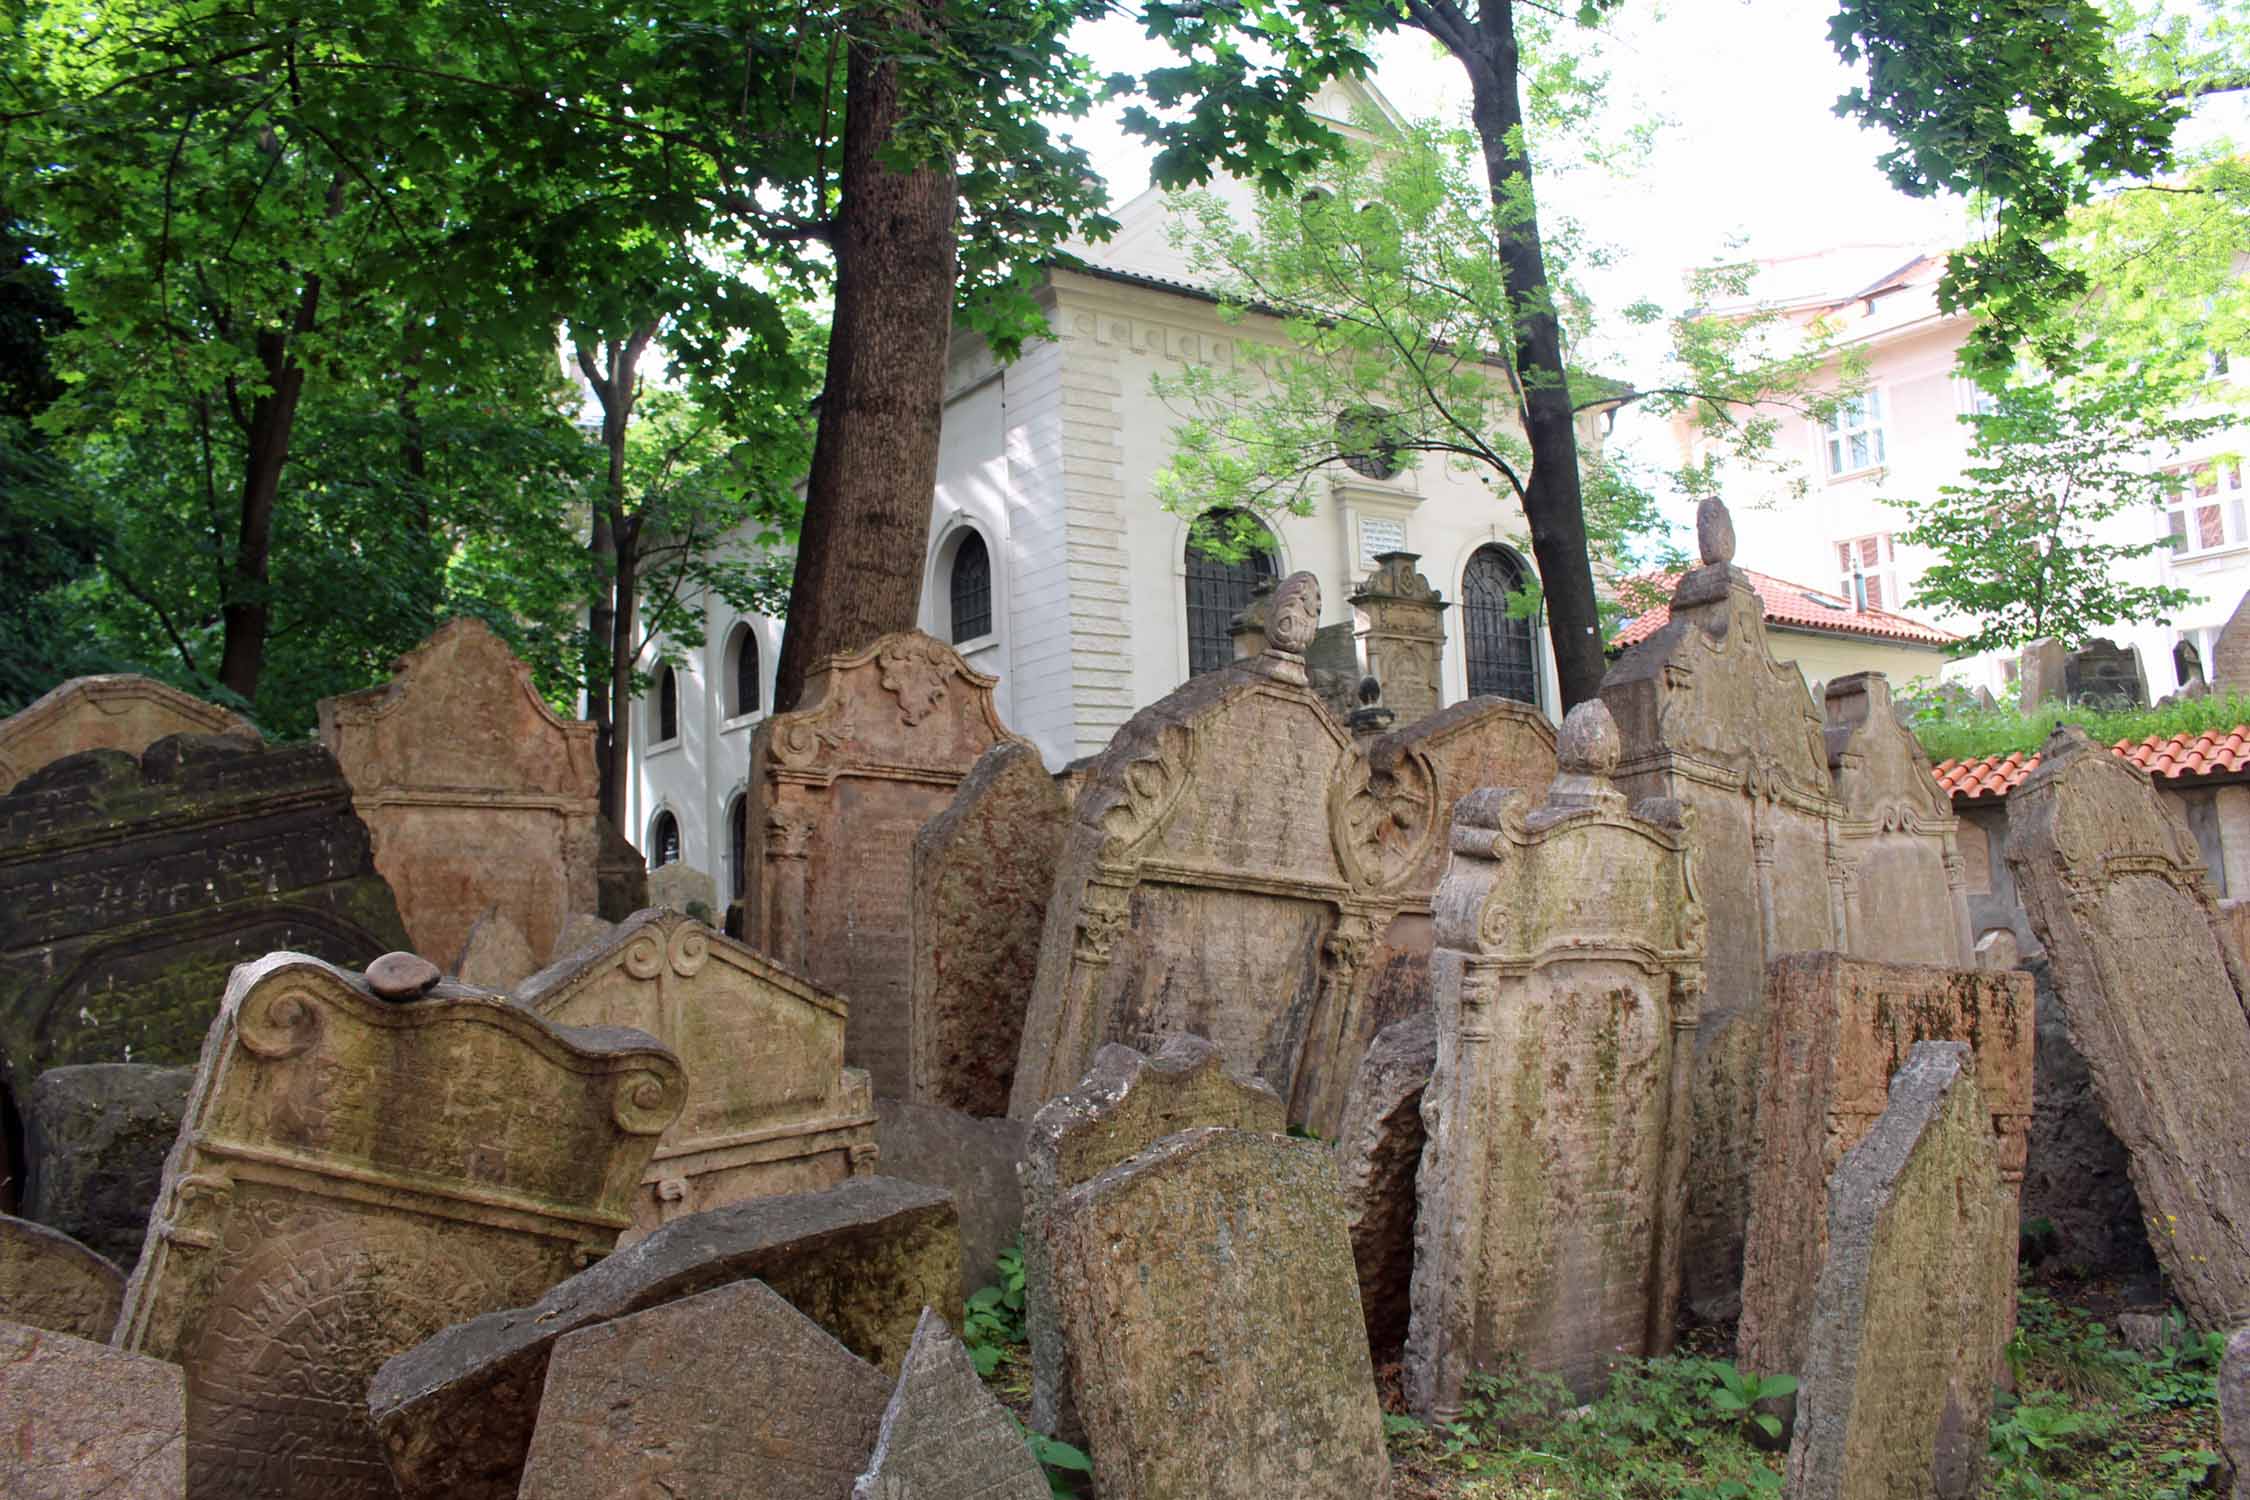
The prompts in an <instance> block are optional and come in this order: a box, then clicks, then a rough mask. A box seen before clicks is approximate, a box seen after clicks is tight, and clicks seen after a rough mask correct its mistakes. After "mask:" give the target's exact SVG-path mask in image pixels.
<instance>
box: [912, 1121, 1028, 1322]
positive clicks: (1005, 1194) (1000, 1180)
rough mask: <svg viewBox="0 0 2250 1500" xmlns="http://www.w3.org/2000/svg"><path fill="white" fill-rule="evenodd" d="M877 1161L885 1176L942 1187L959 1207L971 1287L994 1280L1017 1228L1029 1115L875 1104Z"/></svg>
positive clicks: (1020, 1229) (964, 1267)
mask: <svg viewBox="0 0 2250 1500" xmlns="http://www.w3.org/2000/svg"><path fill="white" fill-rule="evenodd" d="M875 1111H876V1116H877V1118H876V1121H875V1145H876V1147H877V1152H876V1160H877V1161H879V1162H880V1163H881V1164H882V1168H883V1175H884V1176H885V1177H896V1178H898V1179H900V1180H901V1181H904V1182H919V1183H924V1184H926V1185H928V1186H930V1187H940V1188H944V1189H945V1190H946V1191H947V1192H949V1193H951V1194H952V1195H953V1202H954V1205H955V1206H956V1207H957V1208H959V1209H960V1211H961V1269H962V1271H963V1272H964V1273H965V1275H966V1277H967V1280H968V1284H969V1286H970V1288H971V1289H972V1290H974V1289H975V1288H978V1287H981V1286H983V1285H985V1284H986V1283H987V1282H989V1281H990V1280H991V1279H992V1274H993V1263H994V1262H995V1261H997V1260H998V1259H999V1257H1000V1253H1001V1252H1002V1251H1004V1250H1006V1249H1007V1248H1008V1247H1009V1245H1011V1244H1013V1243H1014V1242H1015V1239H1016V1237H1017V1236H1018V1235H1019V1234H1021V1233H1022V1232H1023V1183H1022V1181H1021V1180H1020V1179H1019V1178H1018V1177H1017V1175H1016V1170H1017V1166H1018V1164H1019V1163H1020V1162H1022V1161H1023V1159H1024V1142H1025V1140H1026V1138H1027V1137H1029V1135H1030V1133H1031V1122H1030V1121H1029V1120H1010V1119H1007V1118H1005V1117H1002V1118H998V1119H990V1120H985V1119H979V1118H977V1117H976V1116H974V1115H968V1114H963V1113H962V1112H961V1111H960V1110H957V1109H946V1108H945V1107H943V1106H942V1105H937V1104H914V1103H911V1102H909V1101H908V1100H905V1099H878V1100H877V1101H876V1102H875Z"/></svg>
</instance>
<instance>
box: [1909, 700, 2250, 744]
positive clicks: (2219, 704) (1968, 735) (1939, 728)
mask: <svg viewBox="0 0 2250 1500" xmlns="http://www.w3.org/2000/svg"><path fill="white" fill-rule="evenodd" d="M2058 724H2076V725H2078V726H2079V727H2081V728H2082V729H2084V730H2085V731H2086V733H2087V735H2088V737H2090V738H2091V739H2093V740H2094V741H2095V742H2096V743H2098V744H2104V745H2114V744H2116V743H2118V742H2119V741H2120V740H2124V741H2130V742H2138V741H2141V740H2145V739H2147V738H2148V737H2149V736H2150V735H2154V736H2156V737H2157V738H2158V739H2170V738H2171V737H2172V736H2173V735H2175V734H2201V733H2203V732H2204V731H2206V730H2218V731H2224V730H2228V729H2232V728H2234V727H2235V726H2236V725H2238V724H2250V697H2245V696H2243V695H2240V694H2237V693H2232V692H2229V693H2226V694H2223V695H2217V694H2215V695H2212V696H2210V697H2204V698H2187V699H2182V700H2181V701H2179V702H2176V703H2170V704H2166V705H2165V706H2164V707H2162V708H2125V709H2096V708H2088V707H2086V706H2084V705H2081V704H2065V703H2045V704H2041V705H2040V707H2039V708H2038V710H2037V711H2036V712H2033V713H2028V714H2026V713H2020V712H2018V711H2017V710H2016V709H2015V708H2014V707H2013V706H2011V705H2008V704H1997V705H1995V706H1993V707H1991V708H1979V707H1977V706H1976V705H1975V704H1973V703H1961V702H1957V701H1947V700H1943V699H1940V700H1938V701H1934V702H1931V703H1927V704H1925V705H1924V706H1923V707H1921V708H1920V709H1918V710H1916V712H1915V715H1914V719H1913V723H1912V725H1911V727H1912V729H1913V731H1914V737H1915V739H1916V740H1918V741H1920V742H1921V746H1922V749H1923V751H1924V752H1925V753H1927V754H1928V755H1929V757H1930V759H1931V760H1932V761H1945V760H1975V759H1978V758H1979V757H1982V756H1987V755H2007V754H2010V753H2012V752H2016V751H2021V752H2022V753H2024V754H2026V755H2029V754H2031V753H2032V752H2033V751H2035V750H2037V749H2038V748H2039V747H2040V746H2041V745H2043V744H2045V743H2046V742H2047V736H2048V735H2050V734H2052V733H2054V732H2055V726H2056V725H2058Z"/></svg>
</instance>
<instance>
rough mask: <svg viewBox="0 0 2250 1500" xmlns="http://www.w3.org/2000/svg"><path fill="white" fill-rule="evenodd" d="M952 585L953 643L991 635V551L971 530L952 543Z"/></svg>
mask: <svg viewBox="0 0 2250 1500" xmlns="http://www.w3.org/2000/svg"><path fill="white" fill-rule="evenodd" d="M952 584H953V586H952V597H953V643H954V644H955V645H956V646H958V645H960V644H961V643H962V642H963V641H973V640H975V639H976V638H977V637H978V636H984V635H990V634H992V554H991V553H989V552H987V551H986V550H985V547H984V538H983V537H981V536H979V535H978V534H977V533H976V532H974V531H963V532H962V533H961V540H960V541H959V542H958V543H956V544H955V545H954V548H953V574H952Z"/></svg>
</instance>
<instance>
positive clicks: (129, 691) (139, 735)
mask: <svg viewBox="0 0 2250 1500" xmlns="http://www.w3.org/2000/svg"><path fill="white" fill-rule="evenodd" d="M175 734H228V735H240V736H243V737H245V738H248V739H253V740H254V739H256V738H258V731H257V729H256V728H255V727H253V726H252V725H251V723H250V721H249V720H247V719H245V718H243V717H242V716H241V715H239V714H235V713H230V712H229V711H228V710H226V709H223V708H221V707H219V706H218V705H217V704H216V703H206V702H204V701H203V700H202V699H201V698H194V697H190V696H189V695H188V694H186V693H183V692H181V691H180V690H179V689H178V688H175V687H167V686H165V685H164V684H163V683H161V682H158V681H157V680H156V679H155V678H153V677H136V676H133V675H131V674H130V673H117V674H113V675H108V676H101V677H73V678H71V679H70V680H69V681H68V682H65V683H64V684H62V685H61V686H60V687H58V688H55V689H54V690H53V691H52V692H49V693H48V694H46V695H45V696H44V697H42V698H38V699H36V700H34V701H33V702H32V703H31V704H29V705H28V706H27V707H25V708H23V709H21V710H19V711H18V712H16V713H14V714H12V715H10V716H9V717H8V718H6V719H0V795H5V794H6V793H8V792H9V791H11V790H13V789H14V787H15V785H16V783H17V782H19V781H21V780H23V779H24V778H25V777H26V776H29V775H30V774H31V773H32V772H34V771H36V770H38V769H39V768H40V767H41V766H44V765H46V764H47V763H48V762H49V761H57V760H61V759H62V758H63V757H64V756H66V755H77V754H79V753H80V752H82V751H86V750H121V751H123V752H124V753H125V754H127V755H131V756H138V755H139V754H140V753H141V752H142V751H143V750H146V749H147V748H148V747H149V746H151V745H153V744H155V743H156V742H157V741H158V740H161V739H165V738H167V737H169V736H171V735H175Z"/></svg>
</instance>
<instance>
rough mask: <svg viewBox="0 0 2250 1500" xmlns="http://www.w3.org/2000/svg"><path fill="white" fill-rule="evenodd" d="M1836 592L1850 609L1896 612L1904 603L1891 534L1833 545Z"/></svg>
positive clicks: (1896, 556) (1878, 533) (1860, 537)
mask: <svg viewBox="0 0 2250 1500" xmlns="http://www.w3.org/2000/svg"><path fill="white" fill-rule="evenodd" d="M1836 569H1837V573H1838V575H1839V582H1838V584H1837V589H1838V592H1840V593H1842V594H1843V596H1844V597H1845V598H1846V599H1849V600H1851V601H1852V608H1854V609H1885V610H1889V609H1897V608H1898V607H1899V606H1900V605H1902V604H1904V603H1905V602H1906V601H1905V599H1903V598H1902V597H1900V593H1899V585H1898V552H1897V549H1896V548H1895V547H1893V546H1892V544H1891V534H1890V533H1889V532H1887V531H1879V532H1877V533H1876V534H1875V535H1873V536H1855V537H1853V538H1851V539H1850V540H1849V541H1842V542H1838V543H1837V544H1836Z"/></svg>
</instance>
